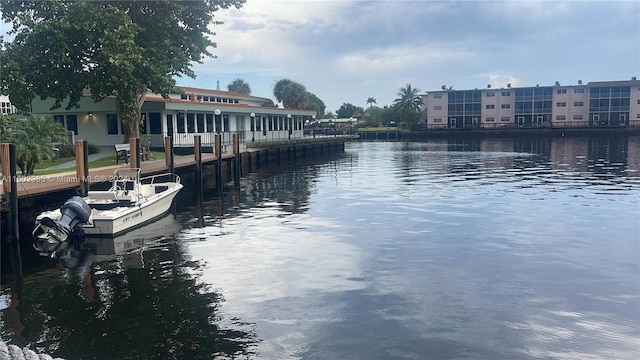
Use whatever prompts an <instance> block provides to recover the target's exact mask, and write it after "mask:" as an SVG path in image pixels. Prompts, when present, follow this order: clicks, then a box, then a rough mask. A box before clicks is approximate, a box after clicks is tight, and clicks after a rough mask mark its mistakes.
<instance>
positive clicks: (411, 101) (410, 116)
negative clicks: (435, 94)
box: [393, 84, 423, 125]
mask: <svg viewBox="0 0 640 360" xmlns="http://www.w3.org/2000/svg"><path fill="white" fill-rule="evenodd" d="M419 92H420V89H418V88H414V87H413V86H411V84H407V85H406V86H405V87H402V88H400V90H398V93H397V94H396V95H398V96H399V98H397V99H395V100H393V106H394V107H395V108H396V110H397V111H399V112H400V114H401V116H402V122H404V123H405V124H406V125H410V124H413V123H416V122H417V121H418V118H419V116H420V115H419V114H420V106H421V105H422V104H423V102H422V97H421V96H420V95H418V93H419Z"/></svg>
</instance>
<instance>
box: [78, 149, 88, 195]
mask: <svg viewBox="0 0 640 360" xmlns="http://www.w3.org/2000/svg"><path fill="white" fill-rule="evenodd" d="M76 176H77V177H78V181H79V182H80V195H81V196H87V194H88V193H89V147H88V146H87V140H76Z"/></svg>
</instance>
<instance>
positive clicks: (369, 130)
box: [358, 126, 403, 132]
mask: <svg viewBox="0 0 640 360" xmlns="http://www.w3.org/2000/svg"><path fill="white" fill-rule="evenodd" d="M377 131H403V129H400V128H398V127H388V126H380V127H368V128H358V132H377Z"/></svg>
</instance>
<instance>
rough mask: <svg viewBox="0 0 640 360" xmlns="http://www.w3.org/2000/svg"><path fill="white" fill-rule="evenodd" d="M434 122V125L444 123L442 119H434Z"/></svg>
mask: <svg viewBox="0 0 640 360" xmlns="http://www.w3.org/2000/svg"><path fill="white" fill-rule="evenodd" d="M433 122H434V123H441V122H442V118H434V119H433Z"/></svg>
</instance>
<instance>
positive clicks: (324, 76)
mask: <svg viewBox="0 0 640 360" xmlns="http://www.w3.org/2000/svg"><path fill="white" fill-rule="evenodd" d="M216 20H219V21H222V22H224V24H222V25H216V26H214V27H212V28H213V31H215V33H216V35H215V36H214V37H213V40H214V41H215V42H216V43H217V48H215V49H212V53H213V54H214V55H216V58H207V59H205V60H204V62H203V64H197V65H196V66H194V70H195V71H196V74H197V77H196V79H190V78H188V77H183V78H178V79H177V80H178V84H179V85H185V86H193V87H203V88H211V89H215V88H216V87H217V84H218V82H219V86H220V89H222V90H226V89H227V85H228V84H229V83H230V82H231V81H233V79H236V78H240V79H242V80H244V81H245V82H247V83H248V84H249V85H250V87H251V90H252V95H255V96H261V97H268V98H272V99H273V98H274V97H273V85H274V84H275V83H276V82H277V81H278V80H280V79H283V78H287V79H291V80H293V81H296V82H298V83H300V84H302V85H304V86H305V87H306V88H307V91H309V92H311V93H313V94H315V95H316V96H318V97H319V98H320V99H321V100H323V101H324V103H325V105H326V106H327V111H332V112H335V111H336V110H337V109H338V108H340V106H341V105H342V104H344V103H351V104H353V105H356V106H362V107H368V105H367V103H366V101H367V99H368V98H369V97H373V98H374V99H375V100H376V104H377V106H385V105H390V104H391V103H392V102H393V100H394V99H396V98H397V97H398V96H397V92H398V90H399V89H400V88H401V87H404V86H405V85H406V84H411V85H412V86H413V87H416V88H418V89H420V91H421V93H425V92H428V91H436V90H440V89H441V87H442V86H443V85H446V86H447V87H453V88H454V89H475V88H485V87H486V86H487V85H488V84H491V86H492V87H493V88H500V87H506V85H507V84H511V85H512V86H535V85H536V84H539V85H541V86H544V85H553V84H555V82H556V81H559V82H560V84H562V85H570V84H577V82H578V80H582V81H583V82H584V83H587V82H589V81H603V80H628V79H631V77H632V76H639V75H640V74H639V73H640V2H639V1H635V0H634V1H617V2H616V1H591V2H590V1H506V0H503V1H427V0H423V1H406V0H405V1H402V0H401V1H357V0H352V1H347V0H343V1H309V0H247V2H246V3H245V4H244V6H243V7H242V8H240V9H235V8H234V9H226V10H221V11H218V12H216ZM274 101H275V99H274Z"/></svg>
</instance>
